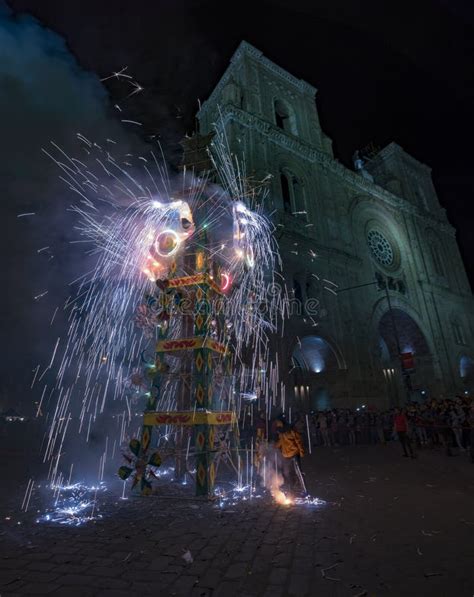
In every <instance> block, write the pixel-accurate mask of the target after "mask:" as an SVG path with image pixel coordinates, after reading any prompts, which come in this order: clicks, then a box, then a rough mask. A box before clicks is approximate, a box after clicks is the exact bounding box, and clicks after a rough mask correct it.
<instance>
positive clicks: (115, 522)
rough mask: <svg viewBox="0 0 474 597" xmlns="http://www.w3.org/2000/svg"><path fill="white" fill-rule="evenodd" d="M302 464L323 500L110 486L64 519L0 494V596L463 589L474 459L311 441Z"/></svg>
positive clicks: (448, 592)
mask: <svg viewBox="0 0 474 597" xmlns="http://www.w3.org/2000/svg"><path fill="white" fill-rule="evenodd" d="M304 468H305V471H306V479H307V483H308V489H309V491H310V493H311V494H312V495H313V496H318V497H320V498H322V499H324V500H325V501H326V505H324V506H319V507H308V506H278V505H275V504H273V503H271V502H270V501H269V500H268V499H266V498H262V499H252V500H250V501H249V500H247V501H241V502H240V503H238V504H237V505H228V506H224V507H223V508H220V507H219V506H218V505H216V504H210V503H204V502H199V501H197V500H194V499H180V498H172V497H170V496H168V497H166V496H162V497H150V498H132V499H129V500H120V499H119V497H120V491H119V486H118V485H117V488H116V492H115V487H114V488H112V489H111V490H110V491H109V492H108V493H107V494H105V496H104V498H103V503H102V505H101V513H102V515H103V517H102V518H101V519H98V520H95V521H93V522H90V523H87V524H85V525H83V526H79V527H70V526H58V525H52V524H47V523H39V524H37V523H35V522H34V517H32V515H30V516H29V515H28V513H26V514H23V515H20V514H19V513H18V512H17V511H16V512H15V510H14V507H13V506H12V500H11V499H7V496H6V495H5V493H4V491H3V490H2V494H3V495H2V498H3V499H2V516H1V518H2V521H1V523H2V524H1V527H0V541H1V547H0V595H1V597H7V596H13V595H28V594H51V595H64V596H65V597H74V596H78V597H87V596H89V595H100V596H102V595H103V596H110V597H122V596H123V597H126V596H127V597H128V596H132V595H137V596H140V595H149V594H150V595H151V594H153V595H159V596H168V595H170V596H172V595H176V596H181V595H183V596H188V595H189V596H192V597H208V596H209V597H211V596H212V597H230V596H233V595H239V596H242V597H244V596H248V597H250V596H260V595H261V596H265V597H280V596H286V595H288V596H293V595H294V596H298V597H303V596H305V595H311V596H313V595H322V596H325V595H328V596H341V597H342V596H346V595H348V596H359V597H361V596H363V595H367V596H378V595H380V596H384V595H394V596H411V595H413V596H415V595H430V596H438V595H439V596H441V595H445V596H450V597H451V596H456V597H457V596H459V597H460V596H469V597H471V596H472V595H473V594H474V573H473V570H474V568H473V563H474V506H473V495H474V493H473V490H474V465H472V464H470V462H469V461H468V459H467V457H466V456H465V455H458V456H457V457H454V458H448V457H446V456H445V455H444V453H443V452H442V451H439V450H424V451H423V452H420V453H419V457H418V459H416V460H411V459H407V458H402V457H401V450H400V447H399V446H398V445H397V444H389V445H386V446H356V447H344V448H332V449H331V448H317V449H314V451H313V454H312V455H311V456H308V457H306V458H305V459H304ZM5 474H6V473H5V472H3V475H2V478H5ZM22 492H24V487H23V488H22ZM9 493H10V492H9ZM22 496H23V493H22ZM22 496H21V497H20V500H19V501H20V503H21V499H22ZM9 497H10V498H11V497H12V496H11V494H10V495H9ZM5 518H9V520H5ZM18 523H21V524H18ZM187 552H189V553H187ZM185 554H186V557H183V556H184V555H185ZM189 556H191V557H189ZM191 558H192V561H191Z"/></svg>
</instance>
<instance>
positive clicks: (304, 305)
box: [147, 282, 327, 319]
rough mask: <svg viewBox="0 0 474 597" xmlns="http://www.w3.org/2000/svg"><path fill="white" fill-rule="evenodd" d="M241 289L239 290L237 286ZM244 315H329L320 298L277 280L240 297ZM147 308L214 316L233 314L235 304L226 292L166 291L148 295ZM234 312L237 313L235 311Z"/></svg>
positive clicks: (151, 310)
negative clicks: (299, 294)
mask: <svg viewBox="0 0 474 597" xmlns="http://www.w3.org/2000/svg"><path fill="white" fill-rule="evenodd" d="M237 292H239V290H237ZM240 305H241V307H240V310H241V313H242V315H248V314H251V313H257V314H258V316H259V317H261V318H265V316H268V317H270V318H272V317H274V316H276V315H280V316H281V317H284V318H288V317H293V316H297V317H309V318H311V319H315V318H323V317H326V315H327V311H326V309H324V308H322V307H321V302H320V300H319V299H318V298H315V297H306V298H304V299H303V298H300V297H296V296H294V292H293V291H288V289H287V288H286V287H285V286H284V285H282V284H278V283H276V282H271V283H269V284H268V285H267V287H266V288H265V290H264V291H260V292H258V293H257V292H254V291H252V290H248V291H247V294H246V296H245V298H244V300H242V301H240ZM147 308H148V310H149V312H150V315H153V314H156V315H158V314H159V313H160V312H162V311H164V310H171V311H172V312H173V314H175V315H182V316H193V317H195V316H196V315H197V314H199V313H201V314H202V315H203V316H205V315H206V314H208V315H213V316H220V315H224V316H230V315H231V311H232V309H234V308H235V304H234V303H233V301H232V300H229V299H228V298H227V297H226V295H225V294H223V295H218V296H213V297H212V298H209V297H206V296H205V294H204V295H203V296H202V298H201V299H196V297H195V296H191V295H190V294H187V293H186V294H184V293H182V292H179V291H178V292H174V293H173V294H172V293H169V291H165V292H163V293H161V294H160V295H159V296H154V295H149V296H148V297H147ZM233 315H234V316H235V313H233Z"/></svg>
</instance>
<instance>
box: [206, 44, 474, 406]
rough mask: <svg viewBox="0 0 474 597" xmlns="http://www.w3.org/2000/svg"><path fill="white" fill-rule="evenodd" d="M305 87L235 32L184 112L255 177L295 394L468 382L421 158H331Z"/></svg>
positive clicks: (283, 359) (468, 297) (460, 313)
mask: <svg viewBox="0 0 474 597" xmlns="http://www.w3.org/2000/svg"><path fill="white" fill-rule="evenodd" d="M315 96H316V89H315V88H314V87H313V86H311V85H310V84H308V83H306V82H305V81H302V80H300V79H297V78H296V77H294V76H292V75H291V74H289V73H288V72H286V71H285V70H283V69H282V68H280V67H279V66H277V65H276V64H274V63H273V62H271V61H270V60H269V59H267V58H266V57H265V56H263V55H262V53H261V52H260V51H259V50H257V49H256V48H254V47H253V46H251V45H250V44H248V43H246V42H242V43H241V44H240V46H239V48H238V49H237V51H236V52H235V54H234V55H233V57H232V59H231V61H230V65H229V67H228V68H227V70H226V71H225V73H224V75H223V76H222V78H221V79H220V81H219V82H218V84H217V86H216V87H215V89H214V91H213V92H212V94H211V96H210V97H209V98H208V99H207V101H205V102H204V103H203V105H202V106H201V109H200V111H199V113H198V115H197V117H198V121H199V127H200V133H201V134H202V135H208V134H210V133H212V130H213V128H214V126H215V123H217V122H220V125H219V126H223V127H225V129H226V135H227V139H228V142H229V145H230V149H231V151H232V152H233V153H234V154H236V155H237V156H239V157H240V158H241V159H244V160H245V165H246V170H247V172H248V173H249V174H250V175H252V176H255V177H256V178H257V179H259V180H262V179H264V178H265V177H267V176H268V175H270V176H269V181H270V182H269V194H268V198H267V203H268V205H266V208H267V212H268V214H272V216H271V217H272V218H273V221H274V224H275V228H276V236H277V239H278V243H279V248H280V253H281V257H282V260H283V265H284V269H283V275H284V279H285V281H286V286H287V288H288V290H289V295H290V298H291V301H290V308H291V317H290V320H289V321H287V322H286V323H285V331H284V334H282V335H278V336H277V337H275V338H274V340H273V341H274V347H273V348H274V350H275V352H277V353H278V359H279V365H280V372H281V376H282V381H284V382H285V385H286V388H287V392H290V393H291V397H292V399H293V400H294V401H296V403H297V404H298V405H300V406H301V407H303V408H305V409H308V408H314V409H320V408H326V407H334V406H348V407H357V406H362V405H368V406H369V405H376V406H380V407H384V406H388V405H394V404H403V403H404V402H405V400H407V399H408V398H409V399H417V400H423V399H425V398H428V397H429V396H434V397H439V396H446V397H450V396H454V394H460V393H464V392H469V391H470V390H471V389H472V384H473V373H474V344H473V340H472V339H473V331H474V309H473V300H472V293H471V289H470V286H469V282H468V279H467V276H466V273H465V269H464V265H463V263H462V260H461V256H460V253H459V250H458V246H457V242H456V236H455V230H454V229H453V227H452V226H451V225H450V224H449V222H448V220H447V218H446V214H445V210H444V209H443V208H442V207H441V206H440V204H439V201H438V198H437V195H436V191H435V188H434V186H433V182H432V179H431V170H430V168H429V167H428V166H426V165H425V164H422V163H421V162H419V161H418V160H416V159H415V158H414V157H412V156H411V155H409V154H408V153H406V152H405V151H404V150H403V149H402V148H401V147H400V146H399V145H397V144H396V143H390V144H389V145H388V146H387V147H385V148H384V149H382V150H381V151H378V152H377V153H376V154H374V155H373V156H371V158H370V159H363V158H361V157H359V156H358V155H357V154H356V155H355V160H354V164H355V170H351V169H349V168H347V167H345V166H344V165H342V164H341V163H340V162H339V161H338V160H337V159H336V158H335V157H334V154H333V150H332V142H331V139H330V138H329V137H328V136H327V135H325V134H324V132H323V130H322V128H321V125H320V122H319V117H318V111H317V107H316V102H315Z"/></svg>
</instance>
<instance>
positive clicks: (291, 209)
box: [280, 171, 307, 220]
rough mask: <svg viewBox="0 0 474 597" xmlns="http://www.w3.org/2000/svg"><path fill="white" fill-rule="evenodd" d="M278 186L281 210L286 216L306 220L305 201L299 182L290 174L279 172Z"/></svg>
mask: <svg viewBox="0 0 474 597" xmlns="http://www.w3.org/2000/svg"><path fill="white" fill-rule="evenodd" d="M280 185H281V196H282V199H283V210H284V211H285V212H286V213H288V214H292V215H294V216H297V217H299V218H301V219H304V220H306V216H307V213H306V201H305V195H304V188H303V185H302V184H301V182H300V181H299V180H298V178H297V177H296V176H295V175H294V174H292V173H291V172H288V171H281V172H280Z"/></svg>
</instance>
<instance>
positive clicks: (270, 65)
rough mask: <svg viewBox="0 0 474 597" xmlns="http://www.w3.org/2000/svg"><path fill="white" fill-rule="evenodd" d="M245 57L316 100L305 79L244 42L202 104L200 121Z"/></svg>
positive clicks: (199, 115)
mask: <svg viewBox="0 0 474 597" xmlns="http://www.w3.org/2000/svg"><path fill="white" fill-rule="evenodd" d="M245 56H250V57H251V58H253V59H254V60H255V61H256V62H257V63H258V64H259V65H260V66H262V67H263V68H264V69H265V70H266V71H270V72H271V73H272V74H273V75H274V76H276V77H277V78H279V79H280V80H282V81H285V83H287V84H288V83H289V84H290V85H291V87H293V89H296V90H297V91H299V92H300V93H304V94H306V95H310V96H311V97H312V98H314V96H315V95H316V93H317V91H318V90H317V89H316V87H313V86H312V85H310V84H309V83H307V82H306V81H303V79H297V78H296V77H294V76H293V75H290V73H288V72H286V70H284V69H283V68H281V67H280V66H278V65H277V64H275V63H274V62H272V61H271V60H269V59H268V58H266V57H265V56H264V55H263V53H262V52H261V51H260V50H257V48H254V46H252V45H251V44H249V43H248V42H246V41H242V42H240V45H239V47H238V48H237V50H236V51H235V52H234V54H233V55H232V58H231V59H230V64H229V66H228V67H227V69H226V71H225V72H224V74H223V75H222V77H221V79H220V80H219V82H218V83H217V85H216V86H215V87H214V89H213V91H212V93H211V95H210V96H209V97H208V98H207V100H206V101H205V102H203V103H202V105H201V108H200V110H199V111H198V113H197V114H196V116H197V118H198V119H199V118H201V117H202V116H203V115H204V114H205V112H207V111H208V110H209V109H211V107H212V104H213V102H214V103H215V100H216V98H218V97H219V95H220V93H221V91H222V89H223V88H224V87H225V86H226V85H227V83H228V82H229V80H230V78H231V76H232V72H233V71H234V70H235V67H236V65H237V64H238V63H239V61H240V60H241V59H242V58H244V57H245Z"/></svg>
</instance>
